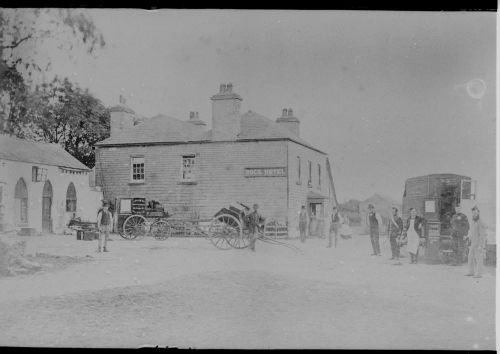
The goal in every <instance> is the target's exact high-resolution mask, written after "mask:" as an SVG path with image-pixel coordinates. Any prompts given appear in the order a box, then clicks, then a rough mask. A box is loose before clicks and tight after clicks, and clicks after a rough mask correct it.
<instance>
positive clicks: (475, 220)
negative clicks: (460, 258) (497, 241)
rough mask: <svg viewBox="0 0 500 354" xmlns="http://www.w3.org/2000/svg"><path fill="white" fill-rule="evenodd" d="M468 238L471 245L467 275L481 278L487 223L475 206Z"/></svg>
mask: <svg viewBox="0 0 500 354" xmlns="http://www.w3.org/2000/svg"><path fill="white" fill-rule="evenodd" d="M468 239H469V241H470V246H469V255H468V258H469V259H468V263H469V272H468V273H467V274H465V275H467V276H474V278H481V277H482V275H483V263H484V255H485V253H486V242H487V234H486V225H485V223H484V222H483V220H481V219H480V218H479V208H478V207H477V206H475V207H474V208H472V225H471V227H470V231H469V235H468Z"/></svg>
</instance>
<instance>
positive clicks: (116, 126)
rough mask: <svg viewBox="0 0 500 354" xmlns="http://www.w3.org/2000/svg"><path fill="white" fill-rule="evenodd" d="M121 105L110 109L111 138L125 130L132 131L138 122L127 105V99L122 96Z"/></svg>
mask: <svg viewBox="0 0 500 354" xmlns="http://www.w3.org/2000/svg"><path fill="white" fill-rule="evenodd" d="M119 101H120V104H119V105H118V106H114V107H111V108H110V109H109V115H110V122H109V124H110V128H111V129H110V137H115V136H117V135H119V134H120V132H121V131H122V130H124V129H130V128H132V127H133V126H134V125H135V124H134V122H135V121H136V120H137V118H136V116H135V112H134V111H133V110H131V109H130V108H129V107H127V106H126V105H125V98H124V97H123V96H122V95H120V99H119Z"/></svg>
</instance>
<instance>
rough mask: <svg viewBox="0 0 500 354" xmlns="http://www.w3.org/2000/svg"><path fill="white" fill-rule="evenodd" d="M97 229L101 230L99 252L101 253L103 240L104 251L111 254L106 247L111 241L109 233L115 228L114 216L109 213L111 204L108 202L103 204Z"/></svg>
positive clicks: (98, 216) (98, 217) (98, 215)
mask: <svg viewBox="0 0 500 354" xmlns="http://www.w3.org/2000/svg"><path fill="white" fill-rule="evenodd" d="M97 228H98V229H99V244H98V246H97V252H101V246H102V239H103V238H104V248H102V251H104V252H109V251H108V249H107V248H106V245H107V243H108V239H109V232H110V231H111V230H112V228H113V214H111V212H110V211H109V202H108V201H107V200H105V201H104V202H103V206H102V209H101V210H99V212H98V214H97Z"/></svg>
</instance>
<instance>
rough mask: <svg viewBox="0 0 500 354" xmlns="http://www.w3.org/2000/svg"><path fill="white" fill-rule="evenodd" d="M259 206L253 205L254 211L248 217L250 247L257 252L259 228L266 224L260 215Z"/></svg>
mask: <svg viewBox="0 0 500 354" xmlns="http://www.w3.org/2000/svg"><path fill="white" fill-rule="evenodd" d="M258 210H259V205H258V204H254V205H253V211H252V212H251V213H250V214H248V215H247V216H246V218H247V222H248V231H250V244H249V247H250V249H251V250H252V251H254V252H255V241H257V238H258V237H259V228H260V227H261V226H262V224H263V223H264V218H263V217H262V216H261V215H260V214H259V211H258Z"/></svg>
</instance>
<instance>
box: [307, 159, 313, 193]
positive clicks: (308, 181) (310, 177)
mask: <svg viewBox="0 0 500 354" xmlns="http://www.w3.org/2000/svg"><path fill="white" fill-rule="evenodd" d="M308 164H309V179H308V180H307V185H308V186H309V187H311V185H312V162H311V161H308Z"/></svg>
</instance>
